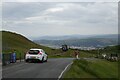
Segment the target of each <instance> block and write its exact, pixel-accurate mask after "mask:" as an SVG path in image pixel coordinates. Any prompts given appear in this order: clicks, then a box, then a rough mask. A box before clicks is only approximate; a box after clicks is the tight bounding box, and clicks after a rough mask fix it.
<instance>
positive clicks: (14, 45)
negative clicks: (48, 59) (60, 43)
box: [0, 31, 60, 56]
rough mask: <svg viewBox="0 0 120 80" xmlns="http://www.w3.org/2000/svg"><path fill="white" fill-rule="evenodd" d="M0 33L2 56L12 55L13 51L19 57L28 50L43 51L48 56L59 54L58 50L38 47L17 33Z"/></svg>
mask: <svg viewBox="0 0 120 80" xmlns="http://www.w3.org/2000/svg"><path fill="white" fill-rule="evenodd" d="M0 33H2V53H4V54H8V53H12V52H13V51H15V52H16V53H17V55H18V56H19V53H21V54H22V55H23V54H24V53H26V52H27V51H28V50H29V49H30V48H41V49H44V50H45V51H46V52H47V53H48V55H52V54H54V53H60V50H58V49H51V48H49V47H44V46H41V45H38V44H36V43H34V42H32V41H30V40H29V39H27V38H26V37H24V36H22V35H20V34H17V33H13V32H8V31H1V32H0Z"/></svg>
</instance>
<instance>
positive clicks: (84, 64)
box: [63, 59, 118, 78]
mask: <svg viewBox="0 0 120 80" xmlns="http://www.w3.org/2000/svg"><path fill="white" fill-rule="evenodd" d="M63 77H64V78H118V64H117V62H109V61H106V60H91V61H87V60H84V59H81V60H74V62H73V64H72V65H71V68H70V69H69V70H68V71H67V72H66V73H65V74H64V76H63Z"/></svg>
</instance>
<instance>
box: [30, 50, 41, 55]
mask: <svg viewBox="0 0 120 80" xmlns="http://www.w3.org/2000/svg"><path fill="white" fill-rule="evenodd" d="M38 53H39V50H30V51H29V54H38Z"/></svg>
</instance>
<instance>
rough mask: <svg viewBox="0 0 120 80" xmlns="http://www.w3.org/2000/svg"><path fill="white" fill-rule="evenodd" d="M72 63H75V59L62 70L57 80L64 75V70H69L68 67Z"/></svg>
mask: <svg viewBox="0 0 120 80" xmlns="http://www.w3.org/2000/svg"><path fill="white" fill-rule="evenodd" d="M72 64H73V61H72V62H71V63H70V64H68V65H67V66H66V67H65V68H64V70H63V71H62V72H61V74H60V75H59V77H58V79H57V80H59V79H60V78H61V77H62V75H63V73H64V72H65V71H66V70H67V68H68V67H69V66H70V65H72Z"/></svg>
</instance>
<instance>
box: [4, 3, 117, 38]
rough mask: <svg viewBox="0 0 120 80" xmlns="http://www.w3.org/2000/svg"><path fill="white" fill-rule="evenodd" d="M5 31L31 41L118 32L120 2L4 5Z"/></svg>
mask: <svg viewBox="0 0 120 80" xmlns="http://www.w3.org/2000/svg"><path fill="white" fill-rule="evenodd" d="M2 7H3V8H2V9H3V11H2V12H3V16H2V17H3V27H2V29H3V30H9V31H13V32H17V33H20V34H22V35H24V36H26V37H28V38H30V37H40V36H46V35H48V36H56V35H71V34H80V35H91V34H117V33H118V3H117V2H114V3H112V2H111V3H109V2H106V3H100V2H97V3H92V2H89V3H88V2H79V3H55V2H51V3H47V2H46V3H44V2H39V3H35V2H31V3H24V2H22V3H20V2H19V3H16V2H4V3H3V6H2Z"/></svg>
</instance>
